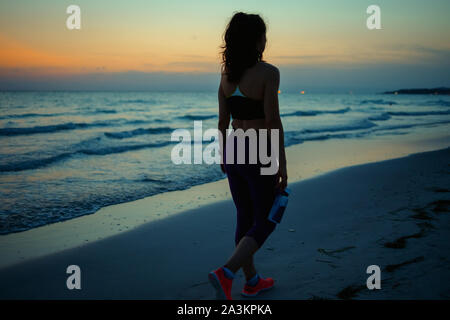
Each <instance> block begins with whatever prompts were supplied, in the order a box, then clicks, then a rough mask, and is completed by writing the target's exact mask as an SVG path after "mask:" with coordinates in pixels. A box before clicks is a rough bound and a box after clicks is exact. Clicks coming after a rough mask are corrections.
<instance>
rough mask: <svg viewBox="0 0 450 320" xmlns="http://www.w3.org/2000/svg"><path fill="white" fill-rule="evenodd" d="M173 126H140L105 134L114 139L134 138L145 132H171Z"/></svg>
mask: <svg viewBox="0 0 450 320" xmlns="http://www.w3.org/2000/svg"><path fill="white" fill-rule="evenodd" d="M173 130H175V129H173V128H170V127H160V128H138V129H135V130H130V131H120V132H105V136H107V137H108V138H112V139H125V138H132V137H135V136H139V135H144V134H162V133H170V132H172V131H173Z"/></svg>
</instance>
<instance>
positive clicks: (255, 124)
mask: <svg viewBox="0 0 450 320" xmlns="http://www.w3.org/2000/svg"><path fill="white" fill-rule="evenodd" d="M274 71H276V72H278V70H277V68H276V67H274V66H272V65H270V64H268V63H265V62H258V63H256V64H255V65H254V66H252V67H250V68H248V69H246V70H245V71H244V73H243V74H242V76H241V78H240V80H239V83H238V84H237V83H233V82H230V81H228V78H227V75H222V81H221V86H222V90H223V94H224V96H225V97H226V98H227V99H230V98H231V96H232V95H233V94H235V93H236V92H238V91H237V90H239V91H240V93H241V94H242V95H243V96H244V97H245V98H247V99H248V100H249V102H254V104H256V106H253V105H252V104H250V105H246V104H245V103H240V104H239V106H236V107H238V108H241V109H243V108H248V109H249V110H234V111H235V113H236V114H237V113H238V112H239V113H241V114H243V113H244V114H245V113H249V112H250V108H253V109H255V108H259V109H261V110H251V112H252V113H255V112H256V113H257V114H258V113H259V114H261V113H262V114H264V93H265V90H266V84H267V82H270V81H271V80H273V79H272V78H273V77H274V73H275V72H274ZM231 111H233V110H231ZM245 111H247V112H245ZM232 126H233V128H235V129H238V128H241V129H243V130H246V129H249V128H253V129H262V128H266V119H265V117H264V116H254V117H252V116H251V115H250V116H249V117H248V118H245V117H239V118H233V122H232Z"/></svg>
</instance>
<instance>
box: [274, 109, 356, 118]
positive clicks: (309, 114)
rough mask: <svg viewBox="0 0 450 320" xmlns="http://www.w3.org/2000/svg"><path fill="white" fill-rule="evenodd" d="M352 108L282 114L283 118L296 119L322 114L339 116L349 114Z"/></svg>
mask: <svg viewBox="0 0 450 320" xmlns="http://www.w3.org/2000/svg"><path fill="white" fill-rule="evenodd" d="M350 110H351V109H350V108H344V109H336V110H299V111H294V112H290V113H285V114H282V115H281V116H283V117H296V116H317V115H320V114H339V113H346V112H349V111H350Z"/></svg>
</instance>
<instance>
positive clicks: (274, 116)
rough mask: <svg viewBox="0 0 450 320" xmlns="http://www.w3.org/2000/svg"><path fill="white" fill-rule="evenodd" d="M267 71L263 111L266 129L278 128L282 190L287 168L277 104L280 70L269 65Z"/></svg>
mask: <svg viewBox="0 0 450 320" xmlns="http://www.w3.org/2000/svg"><path fill="white" fill-rule="evenodd" d="M267 72H268V74H267V77H266V79H267V80H266V83H265V87H264V113H265V115H266V126H267V129H269V131H270V130H271V129H278V130H279V135H278V137H279V140H278V146H279V148H280V150H279V155H280V159H279V161H280V166H279V168H278V178H277V188H279V189H280V190H284V189H285V188H286V187H287V169H286V153H285V150H284V131H283V124H282V123H281V118H280V111H279V106H278V89H279V86H280V71H279V70H278V69H277V68H276V67H274V66H271V67H270V68H269V69H268V71H267Z"/></svg>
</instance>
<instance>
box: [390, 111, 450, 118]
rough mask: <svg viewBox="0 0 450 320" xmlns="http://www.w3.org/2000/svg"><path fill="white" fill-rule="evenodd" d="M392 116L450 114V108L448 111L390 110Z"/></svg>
mask: <svg viewBox="0 0 450 320" xmlns="http://www.w3.org/2000/svg"><path fill="white" fill-rule="evenodd" d="M388 114H390V115H391V116H406V117H408V116H435V115H448V114H450V110H446V111H389V112H388Z"/></svg>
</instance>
